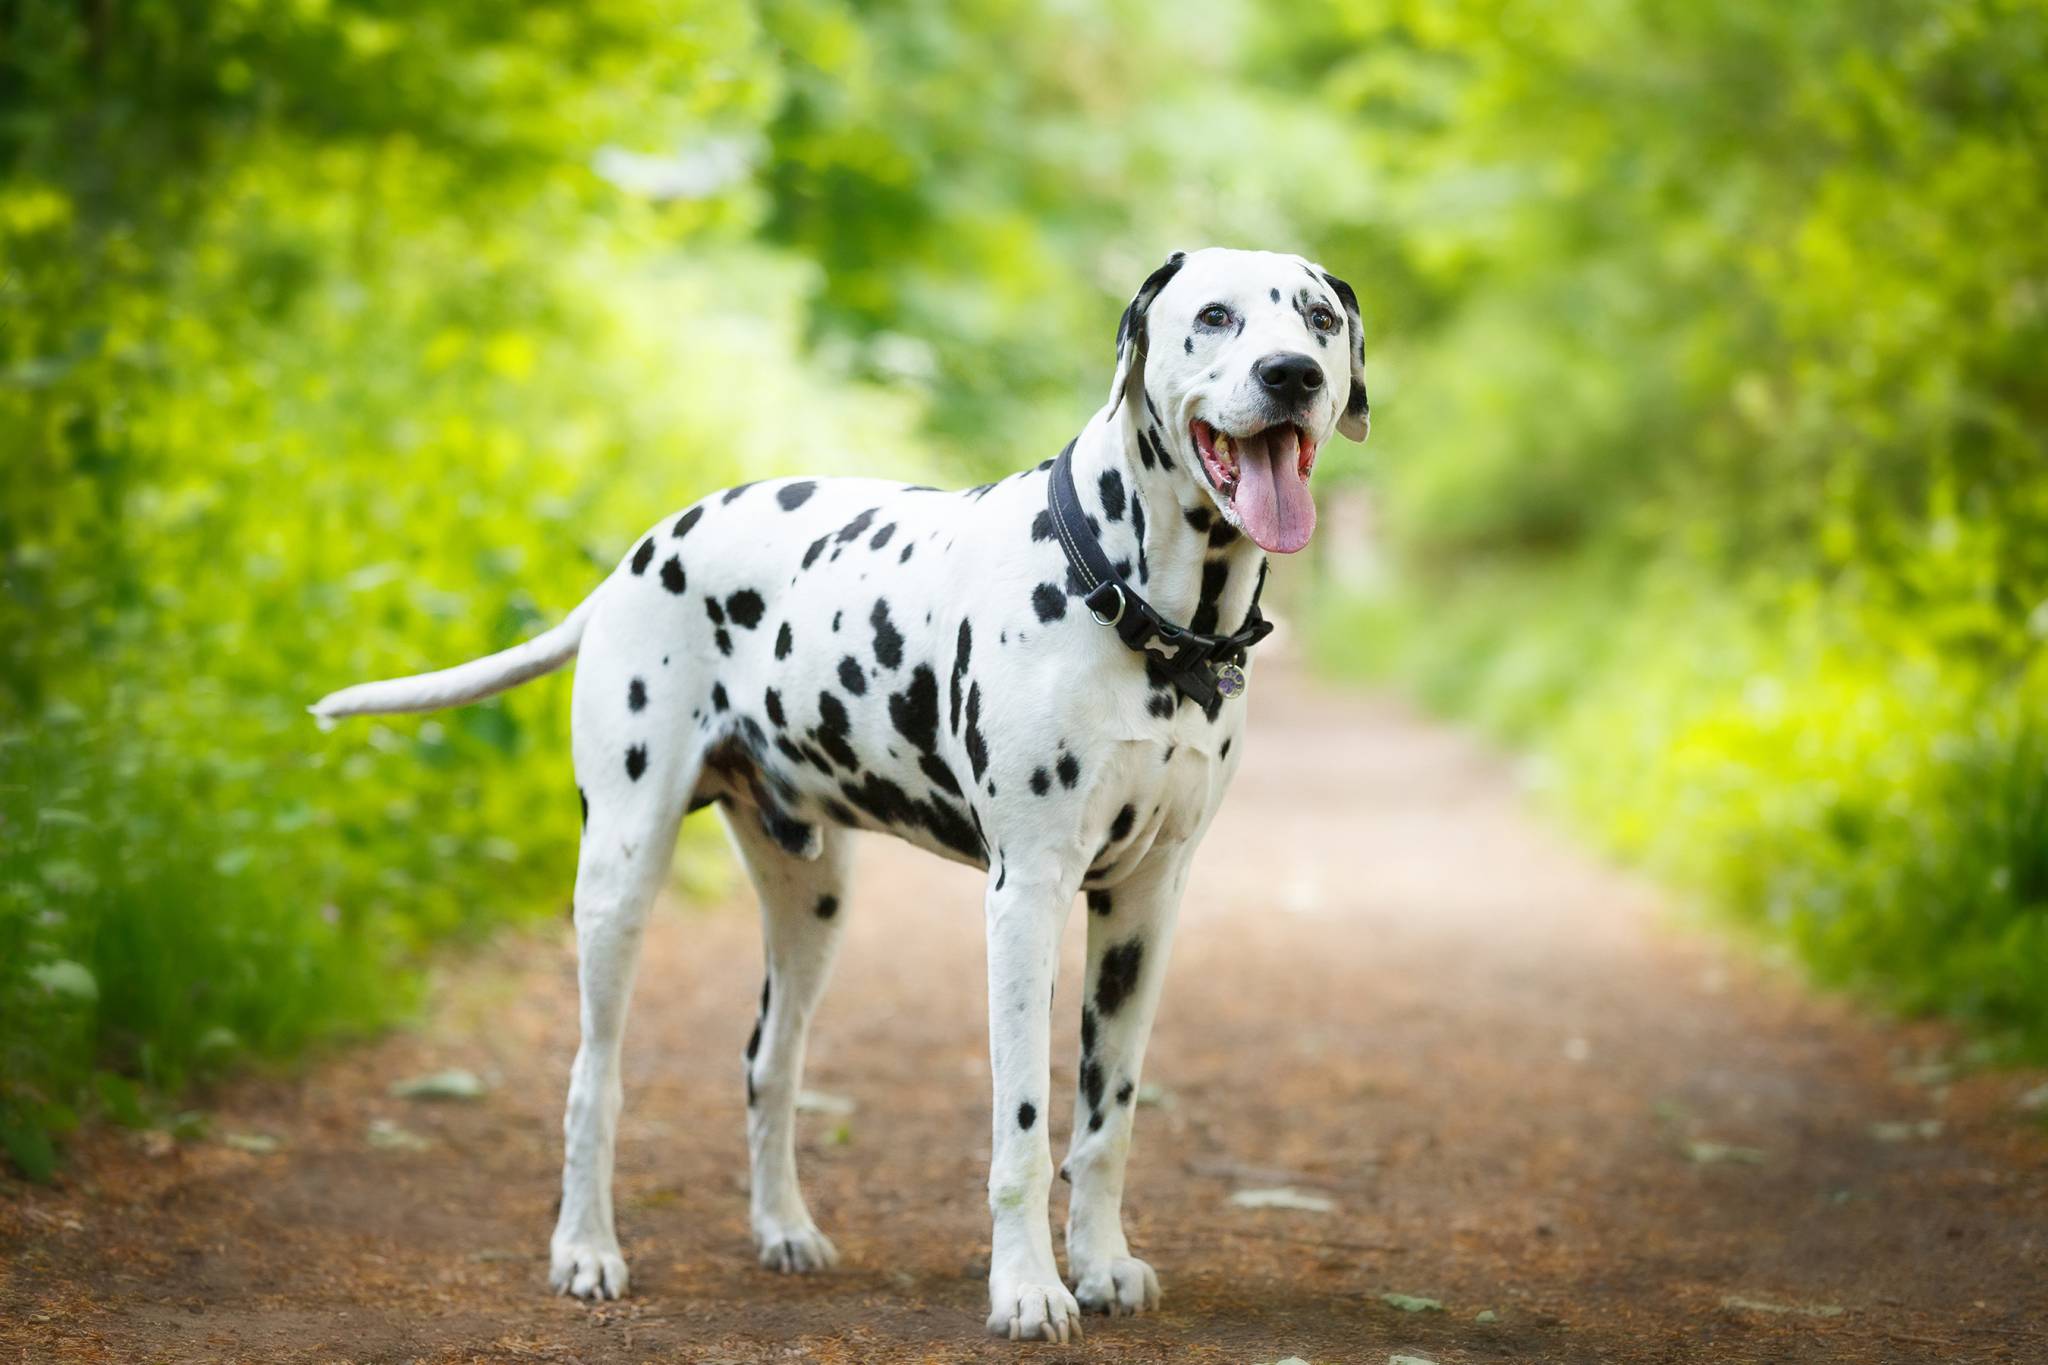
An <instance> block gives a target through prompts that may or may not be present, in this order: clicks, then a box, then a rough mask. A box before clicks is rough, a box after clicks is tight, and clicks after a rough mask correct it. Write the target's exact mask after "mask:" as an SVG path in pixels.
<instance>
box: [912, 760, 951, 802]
mask: <svg viewBox="0 0 2048 1365" xmlns="http://www.w3.org/2000/svg"><path fill="white" fill-rule="evenodd" d="M917 768H918V771H919V772H921V773H923V774H924V775H925V776H926V777H928V778H930V779H931V783H932V785H933V786H935V787H937V788H938V789H939V790H940V791H942V792H945V793H946V794H947V795H948V796H958V795H960V794H961V793H960V779H959V778H957V777H955V776H953V770H952V769H951V768H948V767H947V766H946V760H945V759H943V758H940V757H939V756H938V755H937V754H926V755H925V756H924V757H922V758H920V759H918V760H917Z"/></svg>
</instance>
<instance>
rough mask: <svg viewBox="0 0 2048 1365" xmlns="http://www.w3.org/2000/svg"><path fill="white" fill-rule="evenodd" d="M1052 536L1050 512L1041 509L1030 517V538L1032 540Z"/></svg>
mask: <svg viewBox="0 0 2048 1365" xmlns="http://www.w3.org/2000/svg"><path fill="white" fill-rule="evenodd" d="M1052 537H1053V529H1052V513H1051V512H1047V511H1041V512H1039V514H1038V515H1037V516H1035V517H1033V518H1032V519H1031V538H1032V539H1033V540H1051V539H1052Z"/></svg>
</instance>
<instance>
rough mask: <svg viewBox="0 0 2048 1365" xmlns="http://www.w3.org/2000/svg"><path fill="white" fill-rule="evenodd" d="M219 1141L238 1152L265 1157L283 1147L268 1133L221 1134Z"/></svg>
mask: <svg viewBox="0 0 2048 1365" xmlns="http://www.w3.org/2000/svg"><path fill="white" fill-rule="evenodd" d="M220 1140H221V1141H222V1142H224V1143H226V1144H227V1145H228V1146H230V1147H232V1148H234V1149H235V1150H236V1151H238V1152H254V1153H255V1154H256V1155H258V1156H267V1155H269V1154H270V1153H271V1152H274V1151H276V1150H277V1149H278V1148H279V1147H282V1146H283V1145H284V1144H283V1143H281V1142H279V1141H278V1140H277V1139H276V1138H274V1137H272V1136H271V1135H270V1134H268V1133H223V1134H222V1135H221V1139H220Z"/></svg>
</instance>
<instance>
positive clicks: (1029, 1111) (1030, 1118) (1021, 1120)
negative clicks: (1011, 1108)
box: [1017, 1100, 1038, 1133]
mask: <svg viewBox="0 0 2048 1365" xmlns="http://www.w3.org/2000/svg"><path fill="white" fill-rule="evenodd" d="M1036 1122H1038V1107H1037V1106H1036V1105H1034V1104H1032V1103H1031V1101H1030V1100H1026V1101H1024V1103H1022V1104H1020V1105H1018V1106H1017V1126H1018V1127H1019V1128H1022V1129H1023V1130H1024V1131H1025V1132H1027V1133H1028V1132H1030V1131H1031V1125H1032V1124H1034V1123H1036Z"/></svg>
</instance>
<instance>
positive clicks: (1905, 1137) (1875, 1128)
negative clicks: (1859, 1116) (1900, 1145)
mask: <svg viewBox="0 0 2048 1365" xmlns="http://www.w3.org/2000/svg"><path fill="white" fill-rule="evenodd" d="M1941 1128H1942V1124H1941V1120H1940V1119H1885V1120H1882V1121H1880V1122H1877V1123H1873V1124H1871V1125H1870V1135H1871V1136H1872V1137H1874V1138H1876V1139H1877V1140H1878V1141H1879V1142H1912V1141H1913V1140H1914V1139H1916V1138H1917V1139H1920V1140H1922V1141H1931V1140H1933V1139H1935V1138H1938V1137H1940V1136H1941Z"/></svg>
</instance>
